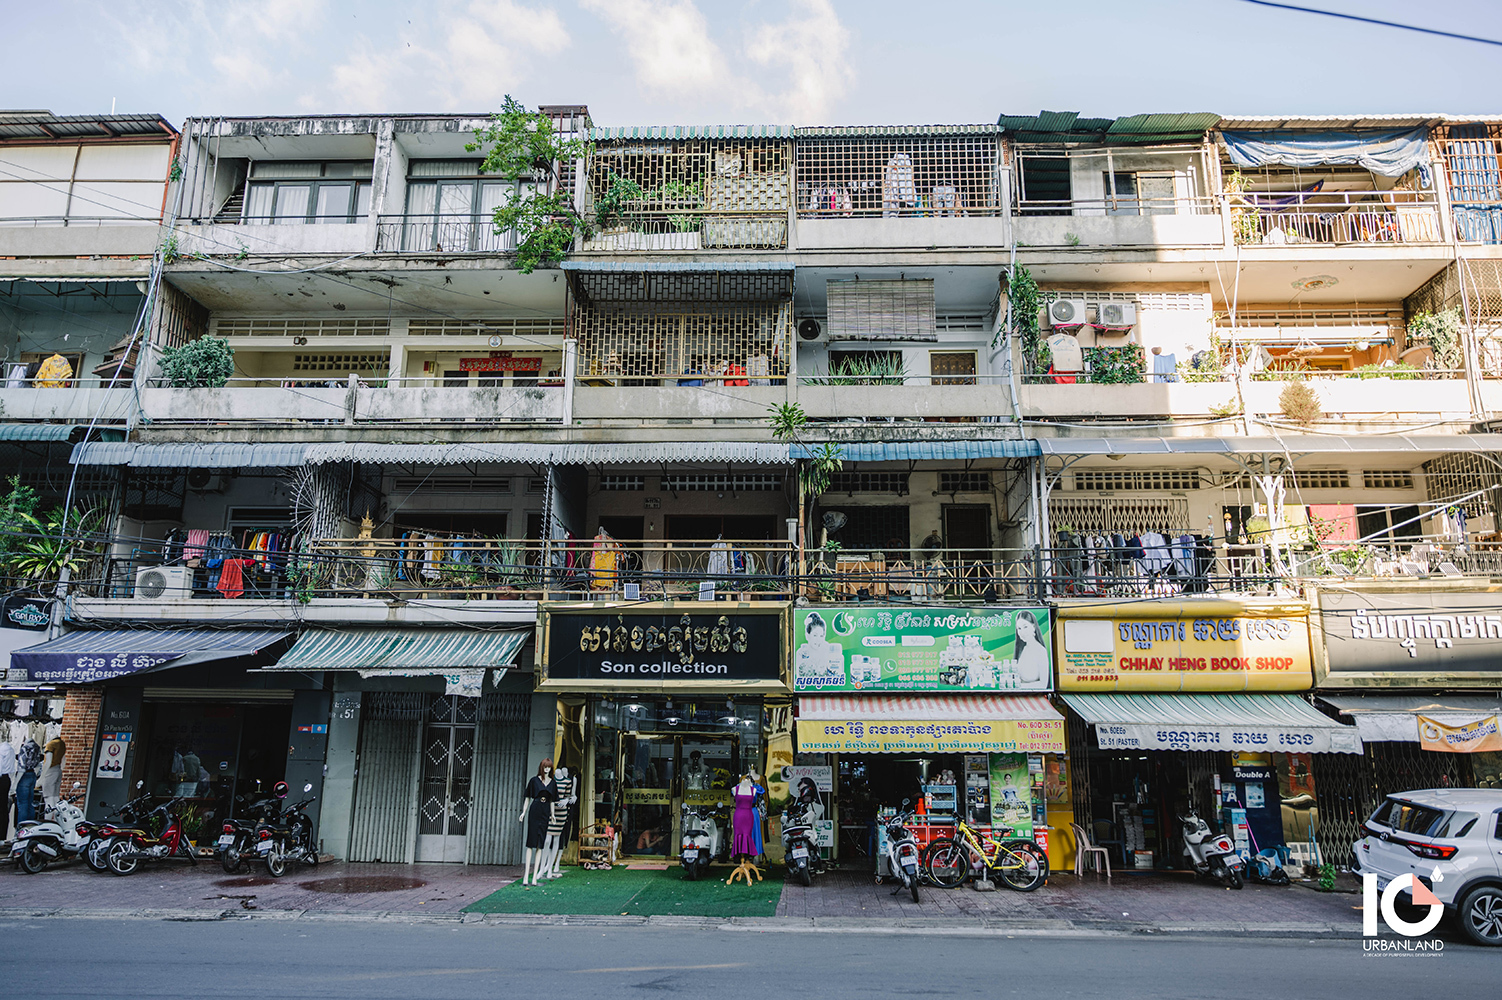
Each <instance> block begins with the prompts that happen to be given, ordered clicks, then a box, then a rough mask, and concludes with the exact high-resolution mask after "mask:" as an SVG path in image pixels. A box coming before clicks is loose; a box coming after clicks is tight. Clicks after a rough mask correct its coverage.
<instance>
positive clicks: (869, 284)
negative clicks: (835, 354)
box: [826, 278, 938, 342]
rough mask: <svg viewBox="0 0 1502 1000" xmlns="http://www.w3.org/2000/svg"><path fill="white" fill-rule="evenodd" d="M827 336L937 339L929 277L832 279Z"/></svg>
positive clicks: (843, 337) (829, 283)
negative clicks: (909, 278)
mask: <svg viewBox="0 0 1502 1000" xmlns="http://www.w3.org/2000/svg"><path fill="white" fill-rule="evenodd" d="M826 292H827V297H828V303H829V307H828V309H829V312H828V319H829V339H830V341H831V342H833V341H841V340H909V341H911V340H937V339H938V336H937V334H936V333H935V331H934V283H933V281H932V279H927V278H924V279H913V280H908V281H831V282H828V283H827V285H826Z"/></svg>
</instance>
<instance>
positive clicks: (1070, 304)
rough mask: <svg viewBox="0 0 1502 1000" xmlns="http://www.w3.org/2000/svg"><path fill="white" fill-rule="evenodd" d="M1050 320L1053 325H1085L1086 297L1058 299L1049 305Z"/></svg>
mask: <svg viewBox="0 0 1502 1000" xmlns="http://www.w3.org/2000/svg"><path fill="white" fill-rule="evenodd" d="M1048 322H1049V323H1050V324H1052V325H1053V326H1084V325H1085V300H1084V299H1057V300H1055V301H1053V302H1050V303H1049V305H1048Z"/></svg>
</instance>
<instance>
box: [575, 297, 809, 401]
mask: <svg viewBox="0 0 1502 1000" xmlns="http://www.w3.org/2000/svg"><path fill="white" fill-rule="evenodd" d="M682 308H683V311H669V310H665V309H658V308H655V307H651V306H640V307H637V306H625V307H618V308H613V309H590V308H584V307H581V306H579V305H578V304H577V303H576V304H575V305H574V307H573V309H572V310H571V313H570V324H571V327H572V331H573V334H574V336H575V337H576V338H577V339H578V341H579V378H580V380H581V381H583V382H585V384H607V385H611V384H614V385H643V384H650V383H657V382H661V381H670V382H675V383H676V384H678V385H690V386H691V385H700V386H708V385H725V386H736V385H748V384H749V385H771V384H774V383H781V382H782V381H783V380H784V379H786V377H787V373H788V360H787V359H788V346H787V345H788V328H789V326H790V325H791V322H792V305H791V303H787V302H783V303H778V304H771V303H738V304H734V305H727V306H722V307H719V308H710V307H708V306H698V307H688V306H685V307H682Z"/></svg>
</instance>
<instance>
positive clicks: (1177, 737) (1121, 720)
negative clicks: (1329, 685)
mask: <svg viewBox="0 0 1502 1000" xmlns="http://www.w3.org/2000/svg"><path fill="white" fill-rule="evenodd" d="M1063 698H1064V703H1065V704H1067V705H1068V706H1069V707H1070V708H1072V709H1073V710H1074V711H1075V712H1077V713H1079V715H1080V717H1081V718H1083V719H1084V720H1085V721H1086V722H1088V723H1090V724H1092V725H1094V726H1095V738H1096V741H1097V742H1098V743H1099V744H1100V748H1101V749H1102V750H1241V751H1262V752H1267V751H1276V752H1281V753H1361V752H1362V751H1361V736H1360V734H1359V733H1358V732H1357V730H1356V729H1355V727H1353V726H1346V725H1342V724H1341V723H1339V722H1337V721H1336V720H1335V719H1332V718H1330V717H1329V716H1328V715H1325V714H1324V713H1323V712H1320V711H1319V710H1318V709H1316V708H1315V707H1314V706H1313V705H1311V704H1309V703H1308V702H1307V701H1305V700H1304V699H1302V698H1300V697H1299V696H1297V695H1292V694H1066V695H1064V696H1063Z"/></svg>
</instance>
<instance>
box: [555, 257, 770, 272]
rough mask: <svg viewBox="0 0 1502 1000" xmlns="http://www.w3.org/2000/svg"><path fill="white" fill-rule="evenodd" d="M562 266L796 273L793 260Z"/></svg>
mask: <svg viewBox="0 0 1502 1000" xmlns="http://www.w3.org/2000/svg"><path fill="white" fill-rule="evenodd" d="M559 267H561V268H562V269H563V270H565V271H581V272H587V273H593V272H596V271H600V272H609V271H617V272H625V273H642V272H662V273H674V272H689V273H700V274H702V273H708V272H714V271H778V272H791V271H793V269H794V267H793V262H792V261H790V260H768V261H725V262H722V263H717V262H715V261H688V260H686V261H643V260H632V261H600V262H598V263H596V262H593V261H587V260H566V261H563V262H562V263H561V264H560V265H559Z"/></svg>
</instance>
